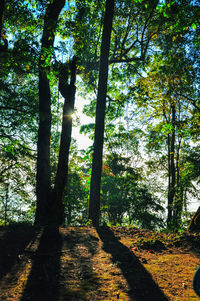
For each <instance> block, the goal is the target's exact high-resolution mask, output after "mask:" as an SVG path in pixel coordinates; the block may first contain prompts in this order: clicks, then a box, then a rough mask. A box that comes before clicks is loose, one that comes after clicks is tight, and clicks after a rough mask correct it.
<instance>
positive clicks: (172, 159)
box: [167, 103, 176, 228]
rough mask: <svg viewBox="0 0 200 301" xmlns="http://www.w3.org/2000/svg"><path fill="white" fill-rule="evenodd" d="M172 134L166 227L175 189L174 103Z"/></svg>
mask: <svg viewBox="0 0 200 301" xmlns="http://www.w3.org/2000/svg"><path fill="white" fill-rule="evenodd" d="M171 108H172V127H173V129H172V134H171V141H170V154H169V158H170V160H169V163H170V168H169V172H170V182H169V194H168V217H167V225H168V227H169V228H170V227H172V223H173V209H174V196H175V189H176V168H175V156H174V154H175V153H174V152H175V131H176V130H175V125H176V108H175V103H172V105H171Z"/></svg>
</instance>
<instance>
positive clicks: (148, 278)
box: [0, 226, 200, 301]
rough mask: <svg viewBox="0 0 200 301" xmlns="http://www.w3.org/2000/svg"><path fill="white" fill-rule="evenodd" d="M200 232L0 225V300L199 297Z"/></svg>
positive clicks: (150, 300)
mask: <svg viewBox="0 0 200 301" xmlns="http://www.w3.org/2000/svg"><path fill="white" fill-rule="evenodd" d="M199 264H200V235H191V234H188V233H183V234H181V235H175V234H166V233H156V232H152V231H149V230H144V229H136V228H131V227H112V228H107V227H100V228H99V229H94V228H93V227H85V226H83V227H66V228H59V229H56V228H53V227H52V228H49V227H44V228H42V229H40V230H36V229H34V228H33V227H28V226H27V227H24V226H23V227H22V226H15V227H6V228H4V227H2V228H0V300H1V301H4V300H5V301H66V300H70V301H73V300H77V301H79V300H80V301H81V300H88V301H94V300H109V301H111V300H135V301H146V300H148V301H162V300H172V301H176V300H177V301H178V300H180V301H186V300H199V298H198V297H197V296H196V294H195V292H194V291H193V289H192V278H193V275H194V273H195V270H196V268H197V266H198V265H199Z"/></svg>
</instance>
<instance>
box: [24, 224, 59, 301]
mask: <svg viewBox="0 0 200 301" xmlns="http://www.w3.org/2000/svg"><path fill="white" fill-rule="evenodd" d="M61 249H62V236H61V234H60V232H59V228H58V227H44V229H43V233H42V236H41V239H40V242H39V246H38V248H37V250H36V251H35V252H33V253H32V254H31V253H30V254H29V256H30V257H31V260H32V268H31V271H30V274H29V277H28V281H27V283H26V287H25V289H24V292H23V295H22V297H21V299H20V300H21V301H28V300H31V301H47V300H48V301H56V300H60V299H59V275H60V252H61Z"/></svg>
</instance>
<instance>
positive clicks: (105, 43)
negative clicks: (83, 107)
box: [88, 0, 114, 226]
mask: <svg viewBox="0 0 200 301" xmlns="http://www.w3.org/2000/svg"><path fill="white" fill-rule="evenodd" d="M113 15H114V0H107V1H106V8H105V16H104V22H103V34H102V44H101V55H100V63H99V82H98V94H97V105H96V121H95V138H94V153H93V161H92V175H91V185H90V200H89V216H88V217H89V219H91V220H92V223H93V225H94V226H98V225H99V211H100V185H101V170H102V154H103V137H104V121H105V108H106V94H107V80H108V59H109V49H110V39H111V30H112V20H113Z"/></svg>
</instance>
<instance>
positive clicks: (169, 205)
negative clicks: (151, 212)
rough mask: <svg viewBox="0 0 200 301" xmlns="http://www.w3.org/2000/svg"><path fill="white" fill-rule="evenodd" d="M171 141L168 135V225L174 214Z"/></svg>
mask: <svg viewBox="0 0 200 301" xmlns="http://www.w3.org/2000/svg"><path fill="white" fill-rule="evenodd" d="M170 141H171V136H170V134H168V135H167V148H168V205H167V225H168V227H169V225H170V224H171V222H172V212H173V208H172V207H173V202H171V194H170V187H171V160H170V144H171V143H170Z"/></svg>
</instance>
